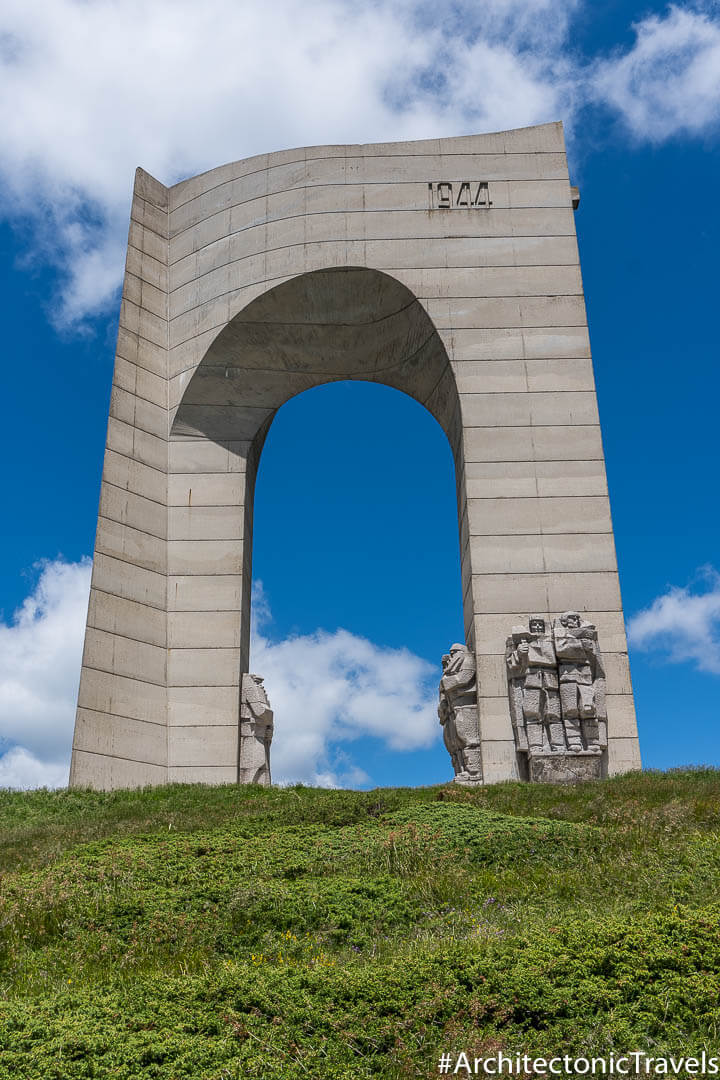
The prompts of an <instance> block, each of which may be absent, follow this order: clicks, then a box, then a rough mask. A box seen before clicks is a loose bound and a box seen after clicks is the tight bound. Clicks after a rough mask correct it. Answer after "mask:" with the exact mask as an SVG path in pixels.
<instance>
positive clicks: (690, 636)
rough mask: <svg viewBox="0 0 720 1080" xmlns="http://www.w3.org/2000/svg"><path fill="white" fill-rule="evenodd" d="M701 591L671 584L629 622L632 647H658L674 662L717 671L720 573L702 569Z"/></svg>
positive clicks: (719, 660) (719, 664)
mask: <svg viewBox="0 0 720 1080" xmlns="http://www.w3.org/2000/svg"><path fill="white" fill-rule="evenodd" d="M701 580H702V581H703V582H704V584H705V588H704V589H703V590H702V591H693V590H692V589H691V588H689V587H688V588H680V587H678V586H673V587H672V588H670V589H668V591H667V592H666V593H665V594H664V595H663V596H658V597H657V599H655V600H653V602H652V604H651V605H650V607H649V608H646V609H645V610H644V611H640V612H638V614H637V615H634V616H633V617H632V618H631V619H630V621H629V623H628V639H629V641H630V643H631V645H633V646H634V647H635V648H637V649H642V650H644V651H650V650H657V651H658V652H661V653H664V654H665V655H666V657H667V659H668V660H669V661H671V662H673V663H681V662H692V663H694V664H695V666H696V667H697V668H698V669H699V670H700V671H708V672H711V673H712V674H714V675H720V573H718V572H717V571H716V570H714V569H713V568H711V567H708V568H706V569H705V570H703V571H702V574H701Z"/></svg>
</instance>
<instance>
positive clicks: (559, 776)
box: [528, 752, 607, 784]
mask: <svg viewBox="0 0 720 1080" xmlns="http://www.w3.org/2000/svg"><path fill="white" fill-rule="evenodd" d="M528 773H529V776H528V779H529V780H530V782H531V783H535V784H575V783H577V782H578V781H580V780H602V778H603V777H604V776H605V775H606V774H607V769H606V766H605V755H604V754H589V753H587V752H581V753H579V754H533V755H532V756H531V757H530V758H529V759H528Z"/></svg>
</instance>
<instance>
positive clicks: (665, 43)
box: [591, 5, 720, 142]
mask: <svg viewBox="0 0 720 1080" xmlns="http://www.w3.org/2000/svg"><path fill="white" fill-rule="evenodd" d="M635 32H636V40H635V43H634V45H633V47H632V48H631V49H630V50H629V51H627V52H626V53H625V54H624V55H616V56H613V57H612V58H610V59H607V60H604V61H601V62H599V63H598V64H597V65H596V67H595V70H594V72H593V75H592V78H591V94H594V96H595V97H596V98H597V99H598V100H600V101H603V102H604V103H605V104H607V105H609V106H610V107H611V108H614V109H615V110H617V112H618V113H619V115H620V116H621V117H622V119H623V121H624V122H625V124H626V125H627V127H628V128H629V129H630V131H631V132H632V134H633V135H634V136H635V137H636V138H638V139H643V140H645V139H649V140H651V141H652V142H660V141H662V140H664V139H668V138H671V137H673V136H676V135H680V134H700V133H703V132H706V131H709V130H711V129H713V128H715V127H717V124H718V120H720V22H718V20H717V19H713V18H711V16H710V15H709V14H706V13H705V12H703V11H699V10H692V9H688V8H682V7H677V6H674V5H673V6H671V7H670V8H669V10H668V12H667V13H666V14H665V15H664V16H658V15H651V16H649V17H648V18H646V19H644V20H643V21H642V22H640V23H637V24H636V25H635Z"/></svg>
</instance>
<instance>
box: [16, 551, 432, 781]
mask: <svg viewBox="0 0 720 1080" xmlns="http://www.w3.org/2000/svg"><path fill="white" fill-rule="evenodd" d="M90 568H91V563H90V560H89V559H85V560H83V561H82V562H80V563H68V562H64V561H63V560H57V561H55V562H46V563H44V564H42V566H40V567H39V570H40V574H39V578H38V581H37V584H36V586H35V588H34V589H33V591H32V593H31V594H30V595H29V596H28V597H27V599H26V600H25V602H24V603H23V605H22V607H21V608H20V609H19V610H18V611H17V612H16V613H15V615H14V616H13V618H12V619H11V620H10V621H9V622H7V623H5V622H3V623H0V787H20V788H29V787H41V786H48V787H57V786H62V785H64V784H66V783H67V777H68V769H69V763H70V747H71V744H72V731H73V724H74V719H75V703H76V699H77V685H78V678H79V674H80V663H81V659H82V645H83V637H84V632H85V618H86V614H87V602H88V592H89V588H90ZM253 606H254V614H255V619H256V625H255V629H254V633H253V644H252V663H253V667H254V670H255V669H256V670H257V671H258V672H259V673H260V674H262V675H263V676H264V677H265V679H266V685H268V686H269V687H270V693H271V699H272V705H273V709H274V711H275V720H276V729H275V730H276V734H275V739H274V741H273V774H274V779H275V780H276V781H279V782H282V781H304V782H306V783H311V784H317V785H320V786H323V787H338V786H342V787H361V786H363V785H366V784H369V783H370V782H371V778H370V777H369V776H368V775H367V773H366V772H365V771H364V770H363V769H362V768H361V767H360V766H359V765H358V763H357V762H355V761H353V759H352V755H351V750H352V743H353V742H354V741H355V740H357V739H358V738H360V737H362V736H374V737H376V738H378V739H380V740H381V741H382V742H383V743H384V744H385V745H386V746H387V748H388V750H390V751H394V752H401V751H406V750H414V749H418V748H420V747H426V746H429V745H431V744H432V743H433V741H434V740H436V739H437V738H438V732H439V727H438V723H437V717H436V714H435V697H436V690H435V682H436V673H435V671H434V669H433V667H432V665H431V664H429V663H428V662H427V661H426V660H423V659H421V658H420V657H418V656H415V655H414V654H413V653H411V652H409V651H408V650H407V649H385V648H381V647H380V646H378V645H374V644H373V643H372V642H370V641H367V640H366V639H365V638H361V637H358V636H357V635H355V634H351V633H350V632H349V631H347V630H337V631H335V632H334V633H328V632H326V631H324V630H318V631H316V632H315V633H314V634H307V635H303V636H295V637H291V638H288V639H286V640H280V641H277V640H276V641H273V640H271V639H270V637H269V636H268V634H267V627H268V626H269V625H270V623H271V620H272V616H271V613H270V607H269V604H268V602H267V599H266V597H265V596H264V594H263V591H262V586H261V585H259V586H257V587H256V589H255V596H254V605H253Z"/></svg>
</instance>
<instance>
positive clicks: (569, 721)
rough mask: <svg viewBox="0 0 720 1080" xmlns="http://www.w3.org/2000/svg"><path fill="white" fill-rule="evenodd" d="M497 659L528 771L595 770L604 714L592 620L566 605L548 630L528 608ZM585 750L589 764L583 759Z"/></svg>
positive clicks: (542, 775) (538, 776) (537, 775)
mask: <svg viewBox="0 0 720 1080" xmlns="http://www.w3.org/2000/svg"><path fill="white" fill-rule="evenodd" d="M505 663H506V668H507V678H508V696H509V700H510V716H511V718H512V724H513V731H514V734H515V746H516V749H517V750H518V752H519V753H521V754H526V755H527V765H528V775H529V779H531V780H574V779H582V778H592V777H596V776H601V775H602V768H603V766H602V763H601V762H600V761H599V758H600V757H601V755H602V753H603V750H604V749H605V748H606V747H607V715H606V712H605V670H604V667H603V662H602V655H601V653H600V648H599V645H598V635H597V630H596V628H595V626H594V625H593V624H592V623H589V622H584V621H583V620H582V617H581V616H580V614H579V613H578V612H577V611H566V612H564V613H563V614H562V615H561V616H559V618H557V619H555V620H554V622H553V625H552V631H551V632H550V633H548V631H547V630H546V622H545V619H544V618H542V617H541V616H537V615H533V616H531V617H530V619H529V622H528V629H525V627H523V626H514V627H513V629H512V633H511V635H510V637H508V639H507V641H506V648H505ZM589 756H592V757H594V758H595V759H596V764H592V763H591V762H589V763H586V762H585V761H584V759H586V758H588V757H589ZM581 759H582V760H581Z"/></svg>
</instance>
